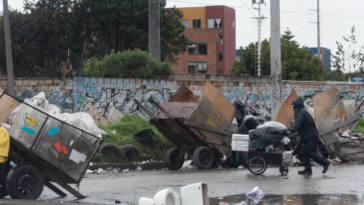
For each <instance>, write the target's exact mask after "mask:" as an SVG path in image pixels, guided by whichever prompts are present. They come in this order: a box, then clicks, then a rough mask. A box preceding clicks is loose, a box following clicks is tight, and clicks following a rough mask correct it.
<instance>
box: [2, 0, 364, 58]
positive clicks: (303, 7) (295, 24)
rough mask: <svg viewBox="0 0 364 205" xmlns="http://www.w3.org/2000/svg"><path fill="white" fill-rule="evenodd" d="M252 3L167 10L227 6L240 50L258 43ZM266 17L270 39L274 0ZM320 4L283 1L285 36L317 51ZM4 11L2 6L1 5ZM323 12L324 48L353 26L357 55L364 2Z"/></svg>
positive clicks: (177, 2) (335, 4) (15, 0)
mask: <svg viewBox="0 0 364 205" xmlns="http://www.w3.org/2000/svg"><path fill="white" fill-rule="evenodd" d="M251 2H252V1H251V0H225V1H222V0H167V7H173V6H176V7H177V8H178V7H198V6H206V5H225V6H229V7H233V8H235V10H236V28H237V31H236V48H239V47H240V46H246V45H248V44H249V43H250V42H253V41H256V24H255V22H254V21H253V20H252V19H251V17H253V16H254V15H255V16H257V14H258V11H257V10H254V9H253V7H252V3H251ZM265 2H266V3H267V4H266V6H263V7H262V8H263V11H262V13H263V15H264V16H266V17H268V19H267V20H266V21H265V24H264V25H263V27H262V37H263V38H269V36H270V29H269V28H270V19H269V17H270V12H269V9H270V0H265ZM22 4H23V0H9V5H10V6H11V7H12V8H17V9H22ZM316 8H317V0H281V32H282V33H283V32H284V31H285V30H286V29H287V28H288V27H289V29H290V30H291V31H292V32H293V34H294V35H295V36H296V38H295V40H296V41H297V42H298V43H299V44H301V45H306V46H308V47H317V25H316V24H314V23H309V21H314V22H316V20H317V15H316V12H315V11H309V9H314V10H316ZM0 9H1V10H2V3H1V5H0ZM320 9H321V14H322V15H321V46H322V47H326V48H329V49H331V52H335V51H336V50H337V49H336V48H337V46H336V43H335V42H336V41H337V40H339V41H343V38H342V36H348V35H350V30H351V27H352V26H353V25H355V27H356V36H357V44H356V46H354V47H353V48H355V49H356V50H357V51H358V50H359V49H360V48H361V46H364V12H363V9H364V1H363V0H350V1H349V0H345V1H344V0H320Z"/></svg>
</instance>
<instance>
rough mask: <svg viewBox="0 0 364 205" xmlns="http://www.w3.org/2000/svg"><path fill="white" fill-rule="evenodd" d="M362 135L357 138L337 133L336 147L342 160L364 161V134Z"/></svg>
mask: <svg viewBox="0 0 364 205" xmlns="http://www.w3.org/2000/svg"><path fill="white" fill-rule="evenodd" d="M353 135H355V134H353ZM361 135H362V134H361ZM361 135H359V136H358V137H355V138H343V137H339V136H338V134H336V135H335V137H336V139H337V141H336V142H335V148H336V151H337V156H338V157H339V158H340V160H341V161H343V162H349V161H351V162H364V136H361Z"/></svg>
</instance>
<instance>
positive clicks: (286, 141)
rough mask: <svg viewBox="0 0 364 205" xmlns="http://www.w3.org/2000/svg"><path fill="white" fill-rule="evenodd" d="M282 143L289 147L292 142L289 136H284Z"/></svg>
mask: <svg viewBox="0 0 364 205" xmlns="http://www.w3.org/2000/svg"><path fill="white" fill-rule="evenodd" d="M281 142H282V143H283V144H285V145H288V144H289V143H290V142H291V140H290V139H289V138H288V137H287V136H284V137H283V139H282V140H281Z"/></svg>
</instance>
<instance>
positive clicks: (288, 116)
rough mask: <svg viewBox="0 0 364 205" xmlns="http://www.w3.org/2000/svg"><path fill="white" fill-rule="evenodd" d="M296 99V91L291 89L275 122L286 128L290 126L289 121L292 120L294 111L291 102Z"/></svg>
mask: <svg viewBox="0 0 364 205" xmlns="http://www.w3.org/2000/svg"><path fill="white" fill-rule="evenodd" d="M297 97H298V95H297V93H296V90H295V89H292V91H291V93H290V94H289V96H288V97H287V99H286V100H285V101H284V102H283V104H282V106H281V108H280V109H279V112H278V114H277V118H276V121H277V122H280V123H282V124H284V125H285V126H286V127H290V126H291V123H290V122H291V120H292V119H293V120H294V110H293V105H291V103H292V101H293V100H294V99H296V98H297Z"/></svg>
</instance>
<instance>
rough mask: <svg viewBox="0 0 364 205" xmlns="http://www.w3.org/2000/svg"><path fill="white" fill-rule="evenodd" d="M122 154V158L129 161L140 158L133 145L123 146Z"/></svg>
mask: <svg viewBox="0 0 364 205" xmlns="http://www.w3.org/2000/svg"><path fill="white" fill-rule="evenodd" d="M123 152H124V156H125V157H126V158H130V159H140V156H141V155H140V151H139V149H138V148H136V147H135V146H133V145H124V146H123ZM133 155H134V156H133Z"/></svg>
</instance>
